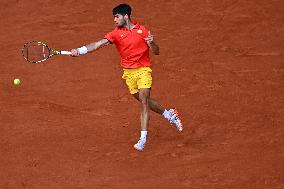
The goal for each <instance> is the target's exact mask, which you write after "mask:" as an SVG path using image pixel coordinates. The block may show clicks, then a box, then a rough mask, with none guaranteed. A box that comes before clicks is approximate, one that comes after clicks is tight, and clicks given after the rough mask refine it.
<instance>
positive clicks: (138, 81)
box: [122, 67, 152, 94]
mask: <svg viewBox="0 0 284 189" xmlns="http://www.w3.org/2000/svg"><path fill="white" fill-rule="evenodd" d="M151 73H152V69H151V68H149V67H143V68H133V69H126V68H124V69H123V75H122V79H124V80H125V83H126V85H127V87H128V89H129V92H130V93H131V94H135V93H137V92H138V91H139V89H143V88H147V89H149V88H151V86H152V75H151Z"/></svg>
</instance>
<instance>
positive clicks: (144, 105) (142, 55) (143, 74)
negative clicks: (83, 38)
mask: <svg viewBox="0 0 284 189" xmlns="http://www.w3.org/2000/svg"><path fill="white" fill-rule="evenodd" d="M112 13H113V16H114V22H115V24H116V26H117V27H116V28H115V29H114V30H113V31H111V32H109V33H107V34H106V35H105V37H104V38H103V39H101V40H99V41H97V42H94V43H90V44H88V45H86V46H82V47H80V48H78V49H72V50H71V53H72V56H79V55H83V54H86V53H88V52H92V51H95V50H97V49H99V48H101V47H104V46H107V45H109V44H115V46H116V48H117V50H118V52H119V53H120V56H121V62H120V64H121V66H122V68H123V76H122V78H123V79H124V80H125V82H126V85H127V86H128V89H129V92H130V94H132V95H133V96H134V97H135V98H136V99H137V100H138V101H139V102H141V136H140V139H139V140H138V142H137V143H136V144H135V145H134V148H135V149H136V150H139V151H143V149H144V147H145V144H146V138H147V128H148V125H149V110H152V111H154V112H156V113H158V114H160V115H163V116H164V117H165V118H166V119H167V120H168V121H169V122H170V123H171V124H173V125H175V126H176V128H177V130H178V131H182V130H183V127H182V123H181V120H180V118H179V117H178V112H177V110H176V109H165V108H164V107H162V106H161V105H160V104H159V103H158V102H156V101H155V100H154V99H152V98H151V97H150V90H151V86H152V76H151V73H152V70H151V68H150V66H151V62H150V58H149V49H151V51H152V52H153V53H154V54H155V55H158V54H159V46H158V45H157V44H156V43H155V41H154V38H153V36H152V35H151V33H150V31H149V30H148V29H147V28H146V27H145V26H143V25H140V24H139V23H138V22H136V21H132V20H131V19H130V15H131V7H130V6H129V5H128V4H120V5H118V6H117V7H115V8H113V10H112Z"/></svg>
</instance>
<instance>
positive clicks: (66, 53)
mask: <svg viewBox="0 0 284 189" xmlns="http://www.w3.org/2000/svg"><path fill="white" fill-rule="evenodd" d="M60 54H63V55H71V52H70V51H60Z"/></svg>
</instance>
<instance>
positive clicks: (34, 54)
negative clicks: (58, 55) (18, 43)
mask: <svg viewBox="0 0 284 189" xmlns="http://www.w3.org/2000/svg"><path fill="white" fill-rule="evenodd" d="M22 53H23V56H24V57H25V59H26V60H27V61H29V62H32V63H38V62H41V61H43V60H46V59H47V58H49V56H50V53H51V52H50V49H49V48H48V47H47V46H46V45H44V44H42V43H39V42H31V43H28V44H26V45H25V46H24V47H23V49H22Z"/></svg>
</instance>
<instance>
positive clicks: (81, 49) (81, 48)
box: [78, 46, 88, 54]
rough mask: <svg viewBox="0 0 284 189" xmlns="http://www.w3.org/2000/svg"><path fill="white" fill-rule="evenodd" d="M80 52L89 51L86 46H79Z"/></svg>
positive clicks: (85, 52)
mask: <svg viewBox="0 0 284 189" xmlns="http://www.w3.org/2000/svg"><path fill="white" fill-rule="evenodd" d="M78 51H79V54H87V53H88V49H87V47H86V46H83V47H80V48H78Z"/></svg>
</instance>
